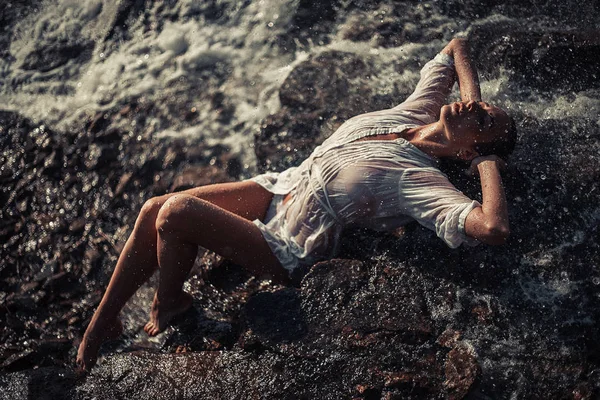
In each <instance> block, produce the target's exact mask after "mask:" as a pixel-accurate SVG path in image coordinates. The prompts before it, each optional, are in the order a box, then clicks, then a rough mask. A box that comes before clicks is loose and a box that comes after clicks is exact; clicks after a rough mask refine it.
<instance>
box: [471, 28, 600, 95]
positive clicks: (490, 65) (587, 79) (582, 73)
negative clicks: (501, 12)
mask: <svg viewBox="0 0 600 400" xmlns="http://www.w3.org/2000/svg"><path fill="white" fill-rule="evenodd" d="M471 38H472V41H473V42H474V44H475V46H474V54H475V55H476V56H475V58H476V59H477V60H480V61H479V62H480V63H481V69H482V71H483V72H484V73H488V74H491V73H493V72H496V71H497V69H498V67H499V66H502V67H504V68H506V69H508V70H509V71H511V72H512V73H513V79H515V80H516V81H517V82H520V83H522V84H523V85H524V86H527V87H534V88H537V89H541V90H546V91H552V92H554V93H556V91H560V92H565V93H567V92H572V91H580V90H586V89H590V88H598V87H600V86H599V84H598V79H597V77H598V76H599V75H600V66H599V65H598V63H597V62H596V61H595V60H596V54H598V53H599V52H600V39H599V38H600V32H599V31H597V30H550V31H549V30H547V29H546V30H540V31H537V32H536V31H535V30H527V31H524V30H522V28H521V27H519V26H518V25H516V24H515V23H506V22H504V23H503V22H498V23H490V24H489V25H483V26H481V27H478V28H476V29H474V30H473V31H472V33H471ZM483 54H485V57H482V55H483Z"/></svg>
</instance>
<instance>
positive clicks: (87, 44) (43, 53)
mask: <svg viewBox="0 0 600 400" xmlns="http://www.w3.org/2000/svg"><path fill="white" fill-rule="evenodd" d="M93 48H94V42H93V41H85V40H79V41H75V42H69V41H67V40H63V41H59V42H56V43H51V44H46V45H45V46H44V47H42V48H38V49H36V50H33V51H32V52H31V53H29V54H27V56H25V59H24V60H23V63H22V65H21V68H22V69H25V70H34V69H35V70H38V71H40V72H48V71H50V70H53V69H54V68H57V67H60V66H61V65H64V64H66V63H67V62H68V61H69V60H72V59H77V60H78V62H81V63H85V62H86V61H87V60H89V59H90V58H91V56H92V50H93Z"/></svg>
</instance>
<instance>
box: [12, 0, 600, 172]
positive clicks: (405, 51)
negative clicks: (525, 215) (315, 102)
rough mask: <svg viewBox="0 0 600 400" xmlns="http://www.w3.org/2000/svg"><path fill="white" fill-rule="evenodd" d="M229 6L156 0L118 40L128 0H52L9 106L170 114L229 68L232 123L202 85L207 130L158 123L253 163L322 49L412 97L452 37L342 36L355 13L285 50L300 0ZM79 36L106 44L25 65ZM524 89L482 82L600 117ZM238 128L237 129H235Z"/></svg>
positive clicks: (490, 94) (544, 112)
mask: <svg viewBox="0 0 600 400" xmlns="http://www.w3.org/2000/svg"><path fill="white" fill-rule="evenodd" d="M219 5H223V6H224V7H226V11H227V17H224V18H219V19H218V20H212V19H210V18H206V17H204V16H203V15H202V13H201V11H202V10H203V9H204V8H206V5H205V4H204V3H202V2H198V1H195V0H189V1H182V0H180V1H178V2H176V3H175V4H174V5H172V6H169V7H166V6H165V4H164V3H162V2H160V1H159V2H156V3H155V4H154V6H153V8H152V9H146V10H143V11H142V14H141V15H140V16H139V18H136V19H134V20H133V21H129V22H128V23H130V26H128V27H127V32H128V35H130V38H129V39H128V40H122V41H120V40H119V41H117V40H112V39H111V40H107V36H108V34H109V32H110V29H111V27H112V26H113V24H114V21H115V20H116V18H117V10H118V8H119V2H118V1H117V0H104V1H100V0H83V1H75V0H47V1H45V2H42V3H40V5H39V10H38V12H37V13H35V15H31V16H29V17H27V18H25V19H23V20H22V21H20V22H19V24H18V25H17V26H16V27H15V28H14V29H13V39H12V41H11V45H10V53H11V55H12V56H13V57H14V59H15V61H14V62H9V61H8V60H1V61H0V102H1V104H2V108H5V109H13V110H18V111H19V112H20V113H21V114H23V115H25V116H27V117H29V118H31V119H33V120H34V121H44V122H45V123H47V124H48V125H50V126H52V127H55V128H57V129H59V130H62V129H65V128H67V127H69V126H71V124H72V123H73V122H74V121H75V120H76V119H77V118H81V117H82V116H85V115H88V116H91V115H93V114H95V113H96V112H98V111H103V110H107V109H112V108H115V107H119V106H120V105H122V104H126V103H127V102H128V101H129V100H131V99H134V98H144V99H145V101H148V102H150V103H152V104H155V106H156V107H157V108H158V109H159V110H161V112H163V114H168V113H169V111H168V110H169V105H170V103H169V101H170V100H169V99H172V98H177V97H178V96H179V97H181V96H182V94H181V86H179V87H178V86H177V85H176V83H177V82H178V81H179V80H180V79H186V80H187V81H188V82H199V81H203V80H206V79H211V78H210V76H211V74H212V75H215V74H216V73H217V72H218V73H219V74H221V76H222V78H221V81H219V80H217V81H216V83H215V82H213V83H212V85H213V86H212V90H218V91H220V92H222V93H223V94H224V95H225V97H226V99H227V101H228V102H229V104H232V105H233V107H234V113H233V118H232V119H233V120H232V121H230V122H229V123H227V125H223V124H221V123H220V122H219V121H218V120H217V117H216V113H214V112H211V111H210V109H211V105H210V99H209V96H207V95H206V93H202V92H198V93H194V92H193V91H191V90H190V92H188V93H185V94H184V95H185V99H183V100H181V99H179V100H180V101H179V102H178V103H177V104H179V105H180V106H181V107H184V106H186V104H188V103H190V104H193V106H194V107H196V108H197V110H198V116H199V117H198V118H197V119H196V120H197V121H198V122H197V124H196V126H194V127H191V128H190V127H189V124H187V123H185V121H180V120H178V119H177V118H170V119H167V121H165V120H164V118H163V120H160V117H159V116H151V118H150V120H151V121H153V122H152V123H153V124H154V126H155V128H156V129H158V130H159V131H160V132H159V134H160V135H162V136H189V137H193V138H196V139H200V138H204V139H209V138H212V140H216V141H218V140H221V141H224V142H227V143H234V144H235V147H236V148H238V149H239V151H240V156H241V157H242V159H243V160H244V163H245V164H248V165H249V166H250V167H251V168H252V167H253V166H254V165H255V161H253V158H254V154H253V151H252V146H251V145H252V142H253V133H255V132H256V131H257V130H258V128H259V124H260V122H261V121H262V120H263V119H264V118H265V117H266V116H267V115H269V114H271V113H275V112H277V110H278V109H279V108H280V103H279V96H278V89H279V87H280V86H281V84H282V82H283V81H284V80H285V78H286V77H287V76H288V74H289V73H290V71H292V70H293V68H294V67H295V66H296V65H297V64H299V63H301V62H302V61H304V60H306V59H307V58H308V57H310V56H312V55H315V54H318V53H320V52H323V51H328V50H336V51H344V52H349V53H352V54H354V55H356V56H357V57H360V58H363V59H365V60H369V61H372V63H373V64H374V65H376V72H375V73H374V74H373V76H371V77H370V79H371V80H372V81H373V84H374V85H376V87H377V88H378V91H379V93H380V94H389V93H393V92H394V91H397V90H400V91H402V92H406V93H408V92H410V91H411V90H412V88H413V87H414V85H415V83H416V82H417V80H418V77H419V67H420V66H421V65H423V64H424V63H425V62H426V61H427V60H429V59H431V58H432V57H433V56H434V55H435V54H436V52H438V51H439V50H440V49H441V48H442V47H443V45H444V43H445V41H444V40H442V39H440V40H433V41H431V42H429V43H427V44H415V43H406V44H403V45H401V46H399V47H392V48H380V47H374V46H375V44H374V43H369V42H363V43H357V42H352V41H349V40H346V39H344V37H343V36H344V35H343V31H344V29H346V28H347V27H346V28H345V26H346V25H347V24H350V23H352V21H351V18H348V19H347V20H346V22H344V21H338V28H337V29H336V30H334V32H333V33H332V35H331V41H330V43H329V44H326V45H318V44H312V43H311V42H310V41H308V43H304V44H302V45H301V44H300V43H297V48H296V50H295V53H293V52H292V51H287V52H286V51H285V50H283V49H282V48H281V47H280V46H279V45H278V44H276V43H277V41H278V40H279V39H278V35H284V36H285V35H286V34H287V30H288V29H289V28H288V26H289V25H290V24H291V23H292V21H291V20H290V18H292V16H293V15H295V10H296V8H297V7H298V1H297V0H287V1H280V0H254V1H251V2H250V3H247V4H246V5H242V4H241V3H238V2H234V1H231V2H228V1H223V2H219ZM384 8H385V7H384ZM383 11H385V10H383ZM377 12H381V10H379V11H377ZM167 14H168V15H169V16H177V18H175V19H176V21H177V22H171V21H172V20H173V18H170V17H167ZM431 18H432V19H435V20H436V21H437V22H438V25H439V26H440V28H439V31H440V33H441V34H442V36H443V37H444V38H445V39H447V38H448V37H449V36H452V35H456V34H457V32H459V31H460V30H461V29H463V27H462V26H459V25H458V23H456V22H455V21H453V20H452V19H450V18H448V17H445V16H441V15H432V16H431ZM354 19H356V17H354ZM490 21H491V22H490ZM494 21H495V23H498V24H500V25H502V24H506V23H510V22H511V21H508V20H506V18H504V19H502V18H501V17H498V16H491V17H489V18H487V19H486V20H482V21H481V23H486V24H489V23H492V22H494ZM347 29H351V27H350V28H347ZM74 38H79V39H80V40H81V41H83V42H86V41H87V42H89V41H94V42H95V43H96V45H95V47H94V50H93V53H92V54H91V58H90V59H89V60H87V61H85V62H81V61H77V60H68V61H67V62H66V63H65V64H64V65H61V66H59V67H57V68H54V69H52V70H50V71H47V72H40V71H36V70H24V69H23V68H22V67H23V65H24V62H25V59H26V57H27V56H28V55H29V54H31V52H32V51H34V50H35V49H40V48H43V47H44V46H47V45H48V44H51V43H55V42H57V41H59V40H66V41H70V40H74ZM178 90H179V92H178ZM518 90H519V89H518V88H516V89H515V88H514V87H511V86H510V85H509V80H508V75H507V74H502V73H501V74H500V76H499V77H498V78H497V79H495V80H492V81H487V82H483V84H482V92H483V95H484V98H485V99H487V100H489V101H490V102H493V103H496V104H497V105H499V106H501V107H503V108H506V109H508V110H509V111H512V110H519V111H525V112H527V113H530V114H532V115H534V116H536V117H539V118H563V117H565V116H573V117H579V116H590V115H596V116H597V115H600V112H599V111H600V100H597V99H595V98H593V97H589V96H586V95H585V94H577V95H573V96H566V97H557V98H555V99H553V100H550V101H548V100H547V99H545V98H543V97H542V96H538V95H535V93H534V94H530V95H528V96H524V95H522V94H521V93H518V92H516V91H518ZM573 98H574V99H573ZM398 100H399V101H401V100H402V99H398ZM598 122H599V123H600V119H599V121H598ZM234 126H235V127H238V128H237V129H236V131H235V132H233V131H230V130H231V127H234ZM239 127H242V128H239ZM230 136H231V137H230ZM250 172H252V171H250Z"/></svg>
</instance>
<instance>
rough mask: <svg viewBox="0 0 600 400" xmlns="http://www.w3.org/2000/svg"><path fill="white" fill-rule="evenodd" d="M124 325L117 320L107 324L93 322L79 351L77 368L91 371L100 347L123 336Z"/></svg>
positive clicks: (84, 336) (82, 340)
mask: <svg viewBox="0 0 600 400" xmlns="http://www.w3.org/2000/svg"><path fill="white" fill-rule="evenodd" d="M121 333H123V325H122V324H121V321H120V320H119V319H118V318H117V319H115V320H114V321H111V322H107V323H103V324H101V323H98V322H92V323H90V325H89V326H88V328H87V329H86V331H85V334H84V335H83V339H81V343H80V344H79V349H78V350H77V361H76V363H77V367H78V368H79V369H80V370H82V371H89V370H90V369H92V367H93V366H94V365H95V364H96V360H97V359H98V350H99V349H100V345H102V343H104V342H105V341H107V340H113V339H116V338H118V337H119V336H121Z"/></svg>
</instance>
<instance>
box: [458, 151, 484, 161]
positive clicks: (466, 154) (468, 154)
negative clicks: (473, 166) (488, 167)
mask: <svg viewBox="0 0 600 400" xmlns="http://www.w3.org/2000/svg"><path fill="white" fill-rule="evenodd" d="M457 157H458V158H460V159H461V160H463V161H472V160H473V159H475V158H477V157H479V153H478V152H477V151H475V150H472V149H461V150H459V151H458V154H457Z"/></svg>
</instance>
